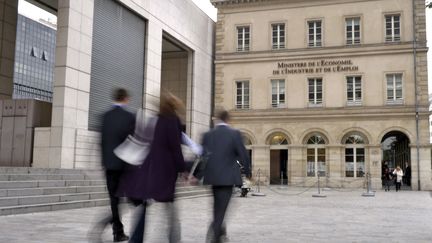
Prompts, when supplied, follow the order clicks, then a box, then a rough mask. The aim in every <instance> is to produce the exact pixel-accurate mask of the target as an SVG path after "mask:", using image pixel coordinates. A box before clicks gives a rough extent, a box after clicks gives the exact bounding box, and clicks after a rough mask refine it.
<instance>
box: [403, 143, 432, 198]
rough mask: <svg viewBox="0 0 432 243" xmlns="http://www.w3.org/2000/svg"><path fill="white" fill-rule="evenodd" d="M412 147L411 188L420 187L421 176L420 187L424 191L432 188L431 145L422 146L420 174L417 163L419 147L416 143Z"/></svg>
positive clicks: (416, 188)
mask: <svg viewBox="0 0 432 243" xmlns="http://www.w3.org/2000/svg"><path fill="white" fill-rule="evenodd" d="M410 147H411V188H412V190H418V189H419V183H418V180H419V177H420V189H421V190H422V191H425V190H432V180H431V178H432V171H431V167H432V162H431V150H430V145H427V146H426V145H425V146H420V174H419V173H418V171H419V170H418V168H419V167H418V164H417V148H416V146H415V145H410ZM404 172H405V171H404Z"/></svg>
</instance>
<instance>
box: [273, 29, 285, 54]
mask: <svg viewBox="0 0 432 243" xmlns="http://www.w3.org/2000/svg"><path fill="white" fill-rule="evenodd" d="M272 48H273V49H274V50H277V49H283V48H285V24H272Z"/></svg>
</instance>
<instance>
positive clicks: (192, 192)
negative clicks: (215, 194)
mask: <svg viewBox="0 0 432 243" xmlns="http://www.w3.org/2000/svg"><path fill="white" fill-rule="evenodd" d="M210 193H211V192H210V191H209V190H206V189H198V190H190V191H180V192H176V193H175V197H176V198H182V197H192V196H202V195H206V194H210Z"/></svg>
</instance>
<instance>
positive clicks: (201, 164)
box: [190, 155, 208, 180]
mask: <svg viewBox="0 0 432 243" xmlns="http://www.w3.org/2000/svg"><path fill="white" fill-rule="evenodd" d="M207 162H208V156H207V155H201V156H198V157H197V158H196V159H195V161H194V164H193V165H192V168H191V171H190V173H191V174H192V175H193V176H194V177H195V178H197V179H200V180H201V179H202V178H203V176H204V171H205V169H206V166H207Z"/></svg>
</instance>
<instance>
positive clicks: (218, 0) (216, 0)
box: [210, 0, 268, 7]
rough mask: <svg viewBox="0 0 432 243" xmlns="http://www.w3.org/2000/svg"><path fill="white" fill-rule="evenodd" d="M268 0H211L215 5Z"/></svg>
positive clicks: (264, 0) (265, 0)
mask: <svg viewBox="0 0 432 243" xmlns="http://www.w3.org/2000/svg"><path fill="white" fill-rule="evenodd" d="M267 1H268V0H210V2H211V3H212V4H213V6H215V7H218V6H222V5H228V4H241V3H256V2H267Z"/></svg>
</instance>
